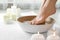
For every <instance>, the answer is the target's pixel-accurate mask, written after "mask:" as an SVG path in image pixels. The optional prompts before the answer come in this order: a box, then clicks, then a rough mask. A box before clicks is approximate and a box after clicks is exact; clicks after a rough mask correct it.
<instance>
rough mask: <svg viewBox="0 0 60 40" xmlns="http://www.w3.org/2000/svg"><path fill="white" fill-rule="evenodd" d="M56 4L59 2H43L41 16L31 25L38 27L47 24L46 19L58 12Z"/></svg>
mask: <svg viewBox="0 0 60 40" xmlns="http://www.w3.org/2000/svg"><path fill="white" fill-rule="evenodd" d="M56 2H57V0H43V2H42V5H41V7H40V10H39V14H38V15H37V17H36V18H34V19H33V20H32V21H30V23H31V24H32V25H37V24H40V23H43V22H45V19H46V18H47V17H49V16H50V15H52V14H54V13H55V12H56V6H55V5H56Z"/></svg>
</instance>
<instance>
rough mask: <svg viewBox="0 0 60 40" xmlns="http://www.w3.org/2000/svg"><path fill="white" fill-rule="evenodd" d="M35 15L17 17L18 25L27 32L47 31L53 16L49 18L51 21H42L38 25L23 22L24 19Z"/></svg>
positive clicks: (28, 19) (30, 18)
mask: <svg viewBox="0 0 60 40" xmlns="http://www.w3.org/2000/svg"><path fill="white" fill-rule="evenodd" d="M35 17H36V16H23V17H19V18H18V23H19V25H20V27H21V28H22V29H23V30H24V31H25V32H29V33H37V32H40V33H43V32H47V31H48V30H49V29H50V28H51V27H52V26H53V24H54V22H55V20H54V19H53V18H51V22H44V23H42V24H39V25H31V24H29V23H24V22H26V21H31V20H32V19H34V18H35Z"/></svg>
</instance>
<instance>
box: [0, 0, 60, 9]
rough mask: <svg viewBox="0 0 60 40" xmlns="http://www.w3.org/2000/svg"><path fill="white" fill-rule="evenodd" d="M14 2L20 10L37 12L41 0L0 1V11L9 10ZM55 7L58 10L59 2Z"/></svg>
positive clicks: (59, 1) (59, 7)
mask: <svg viewBox="0 0 60 40" xmlns="http://www.w3.org/2000/svg"><path fill="white" fill-rule="evenodd" d="M14 2H15V4H16V5H17V7H19V8H21V9H22V10H38V9H39V7H40V5H41V2H42V0H15V1H14V0H0V10H6V9H7V8H10V7H11V6H12V5H13V3H14ZM56 7H57V8H58V9H60V0H58V1H57V4H56Z"/></svg>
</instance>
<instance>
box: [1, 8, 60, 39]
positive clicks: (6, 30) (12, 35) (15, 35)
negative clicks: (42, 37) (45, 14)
mask: <svg viewBox="0 0 60 40" xmlns="http://www.w3.org/2000/svg"><path fill="white" fill-rule="evenodd" d="M0 13H1V14H0V40H30V38H31V35H32V34H29V33H26V32H24V31H23V30H22V29H21V26H20V25H19V24H18V23H17V22H15V23H14V24H9V25H8V24H5V23H4V20H3V15H4V14H5V11H2V12H0ZM58 14H60V9H58V10H57V12H56V14H55V15H54V16H53V18H54V19H56V20H57V16H58ZM22 15H24V14H22ZM25 15H28V14H25ZM59 28H60V27H59Z"/></svg>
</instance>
